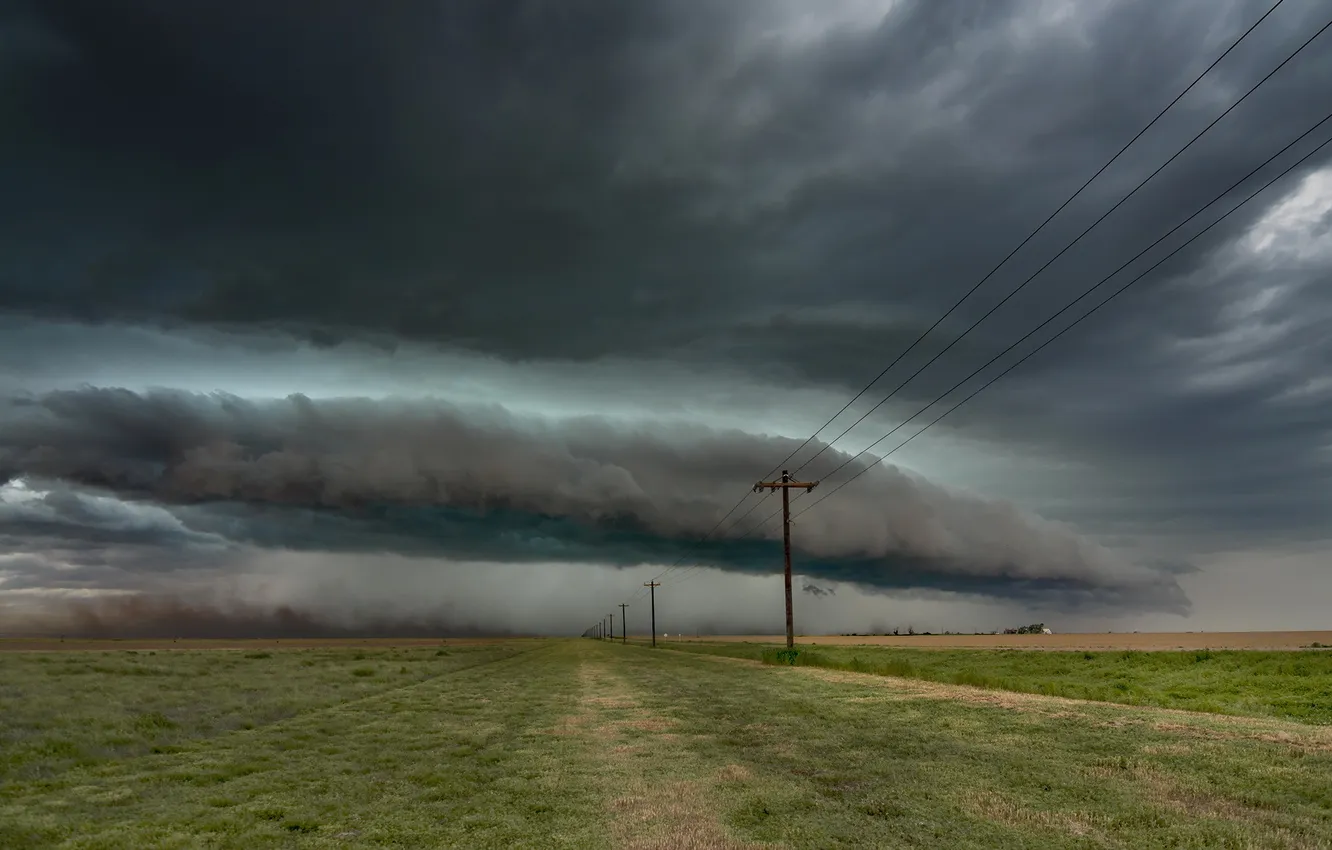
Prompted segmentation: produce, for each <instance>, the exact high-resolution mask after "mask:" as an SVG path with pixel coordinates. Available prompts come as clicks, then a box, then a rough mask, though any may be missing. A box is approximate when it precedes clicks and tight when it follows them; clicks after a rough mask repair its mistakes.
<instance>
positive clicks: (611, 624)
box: [610, 614, 615, 640]
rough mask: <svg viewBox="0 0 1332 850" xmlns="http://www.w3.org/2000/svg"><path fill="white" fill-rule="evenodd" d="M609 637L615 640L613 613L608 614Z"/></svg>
mask: <svg viewBox="0 0 1332 850" xmlns="http://www.w3.org/2000/svg"><path fill="white" fill-rule="evenodd" d="M610 639H611V640H615V615H614V614H611V615H610Z"/></svg>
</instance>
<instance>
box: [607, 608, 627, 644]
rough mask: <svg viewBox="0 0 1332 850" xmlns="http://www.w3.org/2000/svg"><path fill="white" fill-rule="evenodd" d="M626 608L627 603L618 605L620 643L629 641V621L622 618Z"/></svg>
mask: <svg viewBox="0 0 1332 850" xmlns="http://www.w3.org/2000/svg"><path fill="white" fill-rule="evenodd" d="M628 607H629V603H628V602H621V603H620V643H626V642H628V640H629V620H628V618H626V617H625V616H624V609H625V608H628ZM611 637H615V635H611Z"/></svg>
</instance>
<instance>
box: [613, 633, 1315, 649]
mask: <svg viewBox="0 0 1332 850" xmlns="http://www.w3.org/2000/svg"><path fill="white" fill-rule="evenodd" d="M629 637H630V639H638V640H646V639H647V637H646V636H635V635H630V636H629ZM657 641H658V642H659V643H660V642H666V643H669V642H671V641H702V642H706V643H717V642H749V643H785V642H786V636H785V635H715V636H707V635H703V636H695V635H687V636H686V635H670V636H669V637H665V638H663V637H658V638H657ZM796 642H797V643H801V644H818V645H821V646H861V645H863V646H900V647H906V648H914V649H1064V650H1090V651H1097V650H1116V649H1137V650H1144V651H1146V650H1170V649H1190V650H1191V649H1266V650H1277V649H1301V648H1304V647H1308V646H1311V645H1313V644H1315V643H1317V644H1321V645H1323V646H1332V631H1308V632H1144V633H1142V634H1139V633H1137V632H1133V633H1128V634H1125V633H1087V634H1053V635H797V636H796Z"/></svg>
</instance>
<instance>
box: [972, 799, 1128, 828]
mask: <svg viewBox="0 0 1332 850" xmlns="http://www.w3.org/2000/svg"><path fill="white" fill-rule="evenodd" d="M962 804H963V806H964V807H965V808H966V809H967V810H968V811H970V812H971V813H972V814H975V815H977V816H979V817H983V818H985V819H986V820H990V821H994V822H995V823H1000V824H1003V825H1004V826H1007V827H1010V828H1012V829H1017V830H1022V831H1026V830H1030V829H1043V830H1049V831H1052V832H1059V833H1062V834H1065V835H1073V836H1077V837H1079V838H1082V837H1086V836H1095V837H1101V828H1102V827H1104V826H1105V824H1104V823H1101V824H1097V823H1096V822H1097V821H1098V820H1104V818H1100V817H1098V816H1096V815H1094V814H1092V813H1090V812H1061V811H1049V810H1045V809H1033V808H1031V807H1030V806H1025V805H1023V804H1022V802H1021V801H1018V800H1015V799H1013V798H1011V797H1007V796H1005V795H1003V794H1000V793H998V792H995V791H972V792H970V793H967V794H966V795H964V796H963V800H962Z"/></svg>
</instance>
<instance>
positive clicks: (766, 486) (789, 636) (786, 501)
mask: <svg viewBox="0 0 1332 850" xmlns="http://www.w3.org/2000/svg"><path fill="white" fill-rule="evenodd" d="M817 486H819V482H817V481H812V482H809V481H792V480H791V473H789V472H787V471H786V470H785V469H783V470H782V480H781V481H760V482H759V483H757V484H755V485H754V492H755V493H759V492H761V491H763V490H769V491H771V492H774V493H775V492H777V491H778V490H781V491H782V548H783V550H784V551H785V554H786V648H787V649H790V648H791V647H793V646H795V618H794V616H792V613H791V488H793V487H800V488H802V489H803V490H804V491H805V492H807V493H808V492H809V491H810V490H813V489H814V488H815V487H817Z"/></svg>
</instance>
